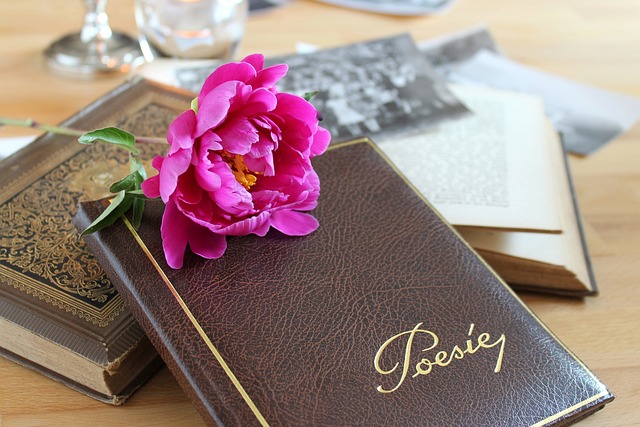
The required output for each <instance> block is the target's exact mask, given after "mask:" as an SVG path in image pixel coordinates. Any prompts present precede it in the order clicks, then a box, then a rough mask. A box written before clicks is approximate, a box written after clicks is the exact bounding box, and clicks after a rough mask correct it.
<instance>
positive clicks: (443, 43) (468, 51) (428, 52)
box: [418, 25, 500, 79]
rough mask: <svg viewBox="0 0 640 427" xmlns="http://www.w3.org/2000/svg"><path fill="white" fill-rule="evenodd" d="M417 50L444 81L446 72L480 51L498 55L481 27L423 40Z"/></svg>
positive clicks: (495, 44)
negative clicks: (488, 51)
mask: <svg viewBox="0 0 640 427" xmlns="http://www.w3.org/2000/svg"><path fill="white" fill-rule="evenodd" d="M418 48H419V49H420V51H421V52H422V54H423V55H424V57H425V59H426V60H427V61H428V62H429V63H430V64H431V65H432V66H433V68H434V69H435V70H436V71H437V72H438V74H440V75H441V76H442V77H443V78H445V79H446V76H447V74H448V72H449V71H450V70H451V69H452V68H455V67H456V66H458V65H460V64H461V63H463V62H464V61H466V60H468V59H469V58H471V57H472V56H473V55H475V54H476V53H478V52H479V51H481V50H490V51H492V52H495V53H500V49H499V48H498V45H497V43H496V41H495V40H494V38H493V35H492V34H491V32H490V31H489V29H488V28H487V27H485V26H483V25H479V26H475V27H471V28H468V29H464V30H461V31H458V32H455V33H451V34H445V35H443V36H440V37H436V38H434V39H429V40H423V41H421V42H419V43H418Z"/></svg>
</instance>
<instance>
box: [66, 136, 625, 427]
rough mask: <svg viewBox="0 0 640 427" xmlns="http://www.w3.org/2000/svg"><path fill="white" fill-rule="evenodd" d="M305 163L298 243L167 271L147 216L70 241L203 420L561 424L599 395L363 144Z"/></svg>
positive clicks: (277, 238)
mask: <svg viewBox="0 0 640 427" xmlns="http://www.w3.org/2000/svg"><path fill="white" fill-rule="evenodd" d="M314 165H315V168H316V171H317V172H318V174H319V176H320V180H321V195H320V201H319V205H318V207H317V208H316V209H315V210H314V215H315V216H316V218H317V219H318V220H319V222H320V227H319V229H318V230H316V231H315V232H314V233H312V234H310V235H308V236H305V237H289V236H285V235H282V234H280V233H279V232H277V231H273V230H272V231H271V232H269V233H268V234H267V236H266V237H256V236H245V237H230V238H228V248H227V251H226V253H225V254H224V255H223V256H222V257H221V258H219V259H217V260H204V259H202V258H199V257H197V256H195V255H193V254H187V256H186V258H185V264H184V267H183V268H182V269H180V270H173V269H171V268H170V267H169V266H168V265H167V264H166V262H165V260H164V255H163V253H162V245H161V238H160V231H159V230H160V220H161V216H162V213H163V204H162V203H161V202H157V203H153V202H150V203H148V207H147V209H146V211H145V217H144V219H143V221H142V225H141V227H140V228H139V229H138V230H135V229H134V228H133V227H132V226H131V225H130V223H128V221H127V220H122V221H119V222H117V223H116V224H114V225H113V226H112V227H110V228H106V229H104V230H102V231H100V232H98V233H95V234H91V235H88V236H86V241H87V243H88V245H89V247H90V248H91V250H92V251H93V252H94V254H95V256H96V258H97V259H98V260H99V262H100V263H101V265H102V266H103V267H104V269H105V271H106V272H107V274H108V275H109V277H111V279H112V280H113V282H114V284H115V285H116V287H117V288H118V289H119V290H120V293H121V295H123V297H124V299H125V300H126V301H127V302H128V305H129V306H130V307H131V310H132V312H133V314H134V316H135V317H136V318H137V320H138V322H139V323H140V325H141V326H142V327H143V329H144V330H145V332H146V333H147V335H148V336H149V338H150V340H151V341H152V342H153V344H154V345H155V346H156V348H157V349H158V351H159V353H160V355H161V356H162V357H163V358H164V360H165V362H166V363H167V365H168V367H169V369H170V370H171V371H172V373H173V374H174V375H175V377H176V378H177V380H178V382H179V383H180V384H181V386H182V387H183V388H184V390H185V392H186V393H187V394H188V395H189V396H190V397H191V399H192V400H193V402H194V404H195V405H196V407H197V408H198V410H199V411H200V413H201V414H202V416H203V418H204V419H205V421H206V422H207V423H209V424H211V425H216V424H217V425H229V426H238V425H260V424H262V425H273V426H276V425H277V426H315V425H321V426H346V425H361V426H376V425H380V426H382V425H385V426H389V425H393V426H409V425H421V426H423V425H439V426H453V425H464V426H500V425H502V426H542V425H566V424H569V423H571V422H573V421H576V420H578V419H580V418H581V417H583V416H585V415H588V414H590V413H592V412H594V411H596V410H598V409H600V408H602V407H603V406H604V405H605V403H607V402H609V401H610V400H611V399H612V398H613V396H612V394H611V393H610V392H609V391H608V390H607V388H606V387H605V385H603V384H602V382H600V381H599V380H598V378H597V377H596V376H595V375H594V374H593V373H592V372H591V371H590V370H589V369H588V368H587V367H586V366H585V365H584V364H583V363H582V362H581V361H580V360H579V359H578V358H577V357H576V356H575V355H574V354H572V353H571V351H569V350H568V349H567V348H566V347H565V346H564V345H563V344H562V343H561V342H559V341H558V340H557V339H556V337H554V335H553V334H552V333H551V332H550V331H549V330H548V329H547V328H546V327H545V325H543V324H542V323H541V322H540V320H539V319H538V318H536V316H535V315H534V314H533V313H532V312H531V311H529V310H528V309H527V307H526V306H525V305H524V304H523V303H522V302H521V301H520V299H519V298H518V297H517V296H516V295H515V294H514V293H513V291H512V290H511V289H510V288H509V287H508V286H507V285H506V284H505V283H504V282H503V281H502V280H501V279H499V278H498V277H497V276H496V274H495V273H494V272H493V271H492V270H491V268H490V267H488V265H487V264H486V263H485V262H484V261H483V260H482V259H481V258H479V257H478V256H477V254H476V253H475V252H474V251H473V250H472V249H471V248H470V246H469V245H468V244H467V243H466V242H465V241H464V240H462V239H461V238H460V236H459V235H458V234H457V232H456V231H455V230H454V229H453V228H452V227H451V226H450V225H449V224H448V223H447V222H445V221H444V220H443V218H442V217H441V216H440V215H439V214H438V213H437V212H436V211H435V210H434V209H433V208H432V207H431V206H430V205H429V203H428V202H427V201H426V200H425V199H424V198H423V197H422V196H421V195H420V193H419V192H417V190H416V189H414V188H413V187H412V186H411V184H409V182H408V181H407V180H406V179H405V178H404V177H403V176H402V175H401V174H400V173H399V172H398V171H397V170H395V169H394V167H393V166H392V165H391V164H390V163H389V161H388V160H387V159H386V158H385V157H384V156H383V155H382V154H381V153H380V152H379V151H378V149H377V148H376V146H375V145H374V144H373V143H372V142H370V141H369V140H367V139H362V140H356V141H351V142H347V143H344V144H335V145H333V146H331V147H330V148H329V150H328V151H327V152H326V153H325V154H324V155H322V156H320V157H317V158H315V159H314ZM104 206H105V202H104V201H103V202H99V201H98V202H93V203H88V204H83V205H82V206H80V208H79V211H78V213H77V215H76V217H75V220H74V222H75V224H76V227H77V228H79V229H83V228H84V227H86V226H87V225H88V224H89V223H90V222H91V221H92V220H93V219H94V218H96V217H97V216H98V215H99V214H100V212H101V211H102V209H104Z"/></svg>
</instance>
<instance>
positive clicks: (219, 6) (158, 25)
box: [136, 0, 248, 61]
mask: <svg viewBox="0 0 640 427" xmlns="http://www.w3.org/2000/svg"><path fill="white" fill-rule="evenodd" d="M247 14H248V0H136V23H137V25H138V31H139V38H140V48H141V50H142V52H143V54H144V57H145V59H146V60H147V61H151V60H153V59H155V58H158V57H171V58H182V59H222V60H226V59H231V58H233V56H234V55H235V53H236V50H237V49H238V46H239V45H240V42H241V40H242V37H243V35H244V28H245V21H246V19H247Z"/></svg>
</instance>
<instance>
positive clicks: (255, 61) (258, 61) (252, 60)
mask: <svg viewBox="0 0 640 427" xmlns="http://www.w3.org/2000/svg"><path fill="white" fill-rule="evenodd" d="M242 62H245V63H247V64H251V66H252V67H253V69H254V70H256V71H260V70H262V68H264V55H263V54H261V53H254V54H251V55H249V56H247V57H246V58H244V59H243V60H242Z"/></svg>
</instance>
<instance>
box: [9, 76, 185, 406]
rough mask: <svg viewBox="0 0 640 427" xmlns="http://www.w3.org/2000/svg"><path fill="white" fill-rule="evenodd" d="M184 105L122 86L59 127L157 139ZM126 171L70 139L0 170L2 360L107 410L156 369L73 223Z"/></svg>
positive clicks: (113, 158)
mask: <svg viewBox="0 0 640 427" xmlns="http://www.w3.org/2000/svg"><path fill="white" fill-rule="evenodd" d="M190 98H191V95H189V96H187V95H185V94H184V93H182V92H175V91H169V90H167V89H166V88H164V87H161V86H159V85H152V84H150V83H148V82H130V83H127V84H125V85H123V86H121V87H119V88H118V89H116V90H115V91H113V92H112V93H109V94H108V95H106V96H104V97H102V98H101V99H99V100H98V101H96V102H95V103H93V104H92V105H90V106H88V107H87V108H86V109H84V110H82V111H81V112H79V113H78V114H77V115H75V116H74V117H72V118H70V119H69V120H67V121H66V122H65V123H64V125H66V126H69V127H74V128H77V129H86V130H92V129H95V128H99V127H102V126H107V125H119V126H121V127H124V128H127V129H130V130H132V131H134V132H136V133H137V134H138V135H149V136H162V135H165V134H166V129H167V126H168V124H169V123H170V120H171V119H172V118H173V117H175V116H176V115H177V114H178V113H179V112H180V111H182V110H183V109H185V108H187V107H188V105H189V102H190ZM141 148H143V149H144V150H145V151H146V152H147V153H148V154H147V157H150V156H151V155H152V151H154V150H155V151H157V150H158V149H159V148H158V147H157V146H156V147H141ZM127 173H128V157H127V154H126V152H124V151H119V150H117V149H114V148H112V147H108V146H106V145H95V146H84V145H80V144H79V143H78V141H77V139H76V138H75V137H71V136H55V135H45V136H43V137H41V138H40V139H38V140H37V141H35V142H33V143H32V144H31V145H29V146H27V147H25V148H24V149H23V150H21V151H19V152H17V153H16V154H14V155H13V156H10V157H8V158H7V159H5V160H3V161H1V162H0V176H1V179H0V181H1V182H2V188H0V354H2V355H3V356H5V357H8V358H10V359H12V360H15V361H16V362H18V363H21V364H23V365H25V366H28V367H30V368H33V369H36V370H38V371H40V372H42V373H43V374H45V375H47V376H49V377H52V378H54V379H56V380H58V381H61V382H64V383H65V384H67V385H69V386H71V387H73V388H75V389H77V390H80V391H82V392H84V393H86V394H88V395H90V396H93V397H95V398H98V399H100V400H103V401H106V402H109V403H113V404H119V403H122V402H123V400H124V399H125V398H126V397H127V396H128V395H129V394H130V393H131V392H132V391H133V390H134V389H135V388H137V387H138V386H139V385H140V384H141V383H142V382H143V381H144V380H145V379H146V378H147V377H148V376H149V375H150V374H151V373H152V372H153V371H154V370H155V369H156V368H157V367H158V366H160V365H161V364H162V361H161V359H160V358H159V357H158V355H157V352H156V351H155V349H154V348H153V346H152V345H151V344H150V343H149V341H148V339H147V338H146V337H145V335H144V332H143V331H142V330H141V329H140V327H139V326H138V324H137V323H136V322H135V320H134V319H133V318H132V316H131V313H130V311H129V310H128V309H127V308H126V306H125V303H124V301H123V299H122V297H121V296H120V295H118V293H117V292H116V290H115V289H114V287H113V285H112V283H111V282H110V281H109V279H108V278H107V277H106V276H105V274H104V272H103V271H102V269H101V268H100V266H99V265H98V264H97V262H96V261H95V259H94V258H93V256H92V255H91V253H90V252H89V250H88V249H87V248H86V247H85V245H84V242H83V241H82V240H81V239H78V233H77V232H76V230H75V228H74V227H73V225H72V223H71V219H72V217H73V214H74V213H75V210H76V205H77V202H78V201H79V200H93V199H96V198H99V197H104V196H105V195H107V194H109V192H108V185H109V184H110V183H111V182H113V181H115V180H116V179H117V178H119V177H120V175H122V176H124V175H126V174H127Z"/></svg>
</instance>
